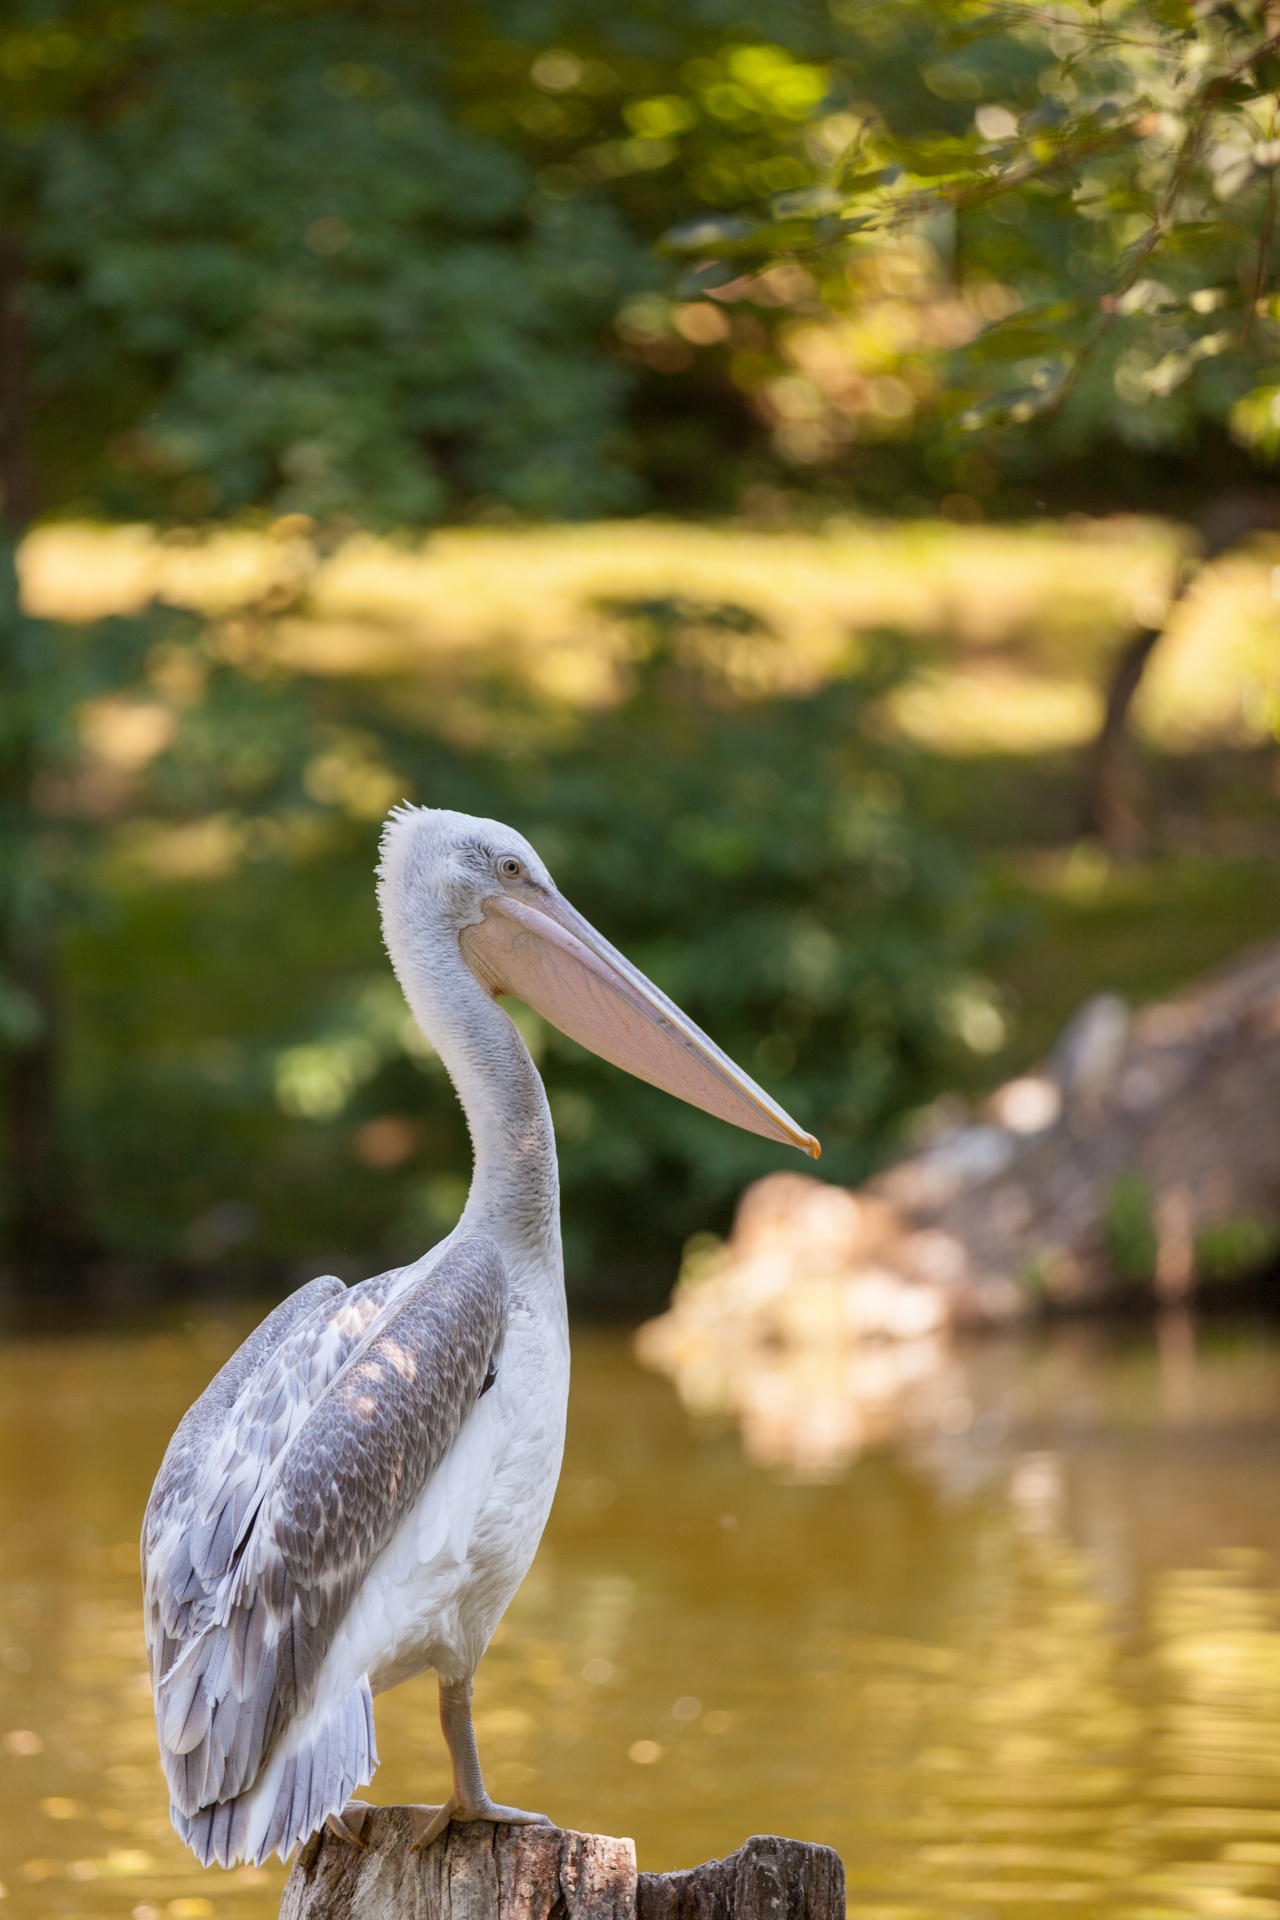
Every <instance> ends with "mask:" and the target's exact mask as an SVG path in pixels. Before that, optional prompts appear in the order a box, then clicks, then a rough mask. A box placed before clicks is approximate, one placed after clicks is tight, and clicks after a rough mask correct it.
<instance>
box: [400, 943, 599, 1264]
mask: <svg viewBox="0 0 1280 1920" xmlns="http://www.w3.org/2000/svg"><path fill="white" fill-rule="evenodd" d="M387 933H388V946H389V948H390V951H391V958H392V962H393V964H394V966H395V969H396V975H397V977H398V979H399V981H400V985H401V987H402V988H403V989H404V994H405V998H406V999H407V1000H408V1002H409V1005H410V1007H411V1008H412V1010H413V1015H414V1018H415V1019H416V1021H417V1022H418V1025H419V1026H420V1027H421V1028H422V1031H423V1033H424V1034H425V1035H426V1037H427V1039H428V1040H429V1041H430V1042H431V1044H432V1046H434V1048H435V1049H436V1052H437V1053H438V1054H439V1056H440V1059H441V1060H442V1061H443V1063H444V1066H445V1069H446V1071H447V1073H448V1075H449V1078H450V1079H451V1080H452V1082H453V1084H454V1088H455V1089H456V1091H457V1095H458V1098H459V1100H460V1101H461V1102H462V1110H463V1112H464V1114H465V1115H466V1119H467V1129H468V1131H469V1133H470V1135H471V1146H472V1152H473V1155H474V1166H473V1170H472V1176H471V1190H470V1192H469V1193H468V1195H467V1204H466V1207H465V1208H464V1210H463V1214H462V1220H461V1222H460V1225H461V1226H462V1228H463V1229H464V1230H465V1229H466V1228H468V1227H470V1228H472V1229H474V1230H475V1231H476V1232H482V1233H488V1234H492V1235H493V1237H494V1238H495V1239H496V1240H497V1241H498V1243H499V1245H501V1246H502V1247H503V1249H504V1251H507V1252H510V1253H511V1254H513V1255H515V1256H516V1257H517V1258H519V1259H520V1264H521V1267H522V1268H524V1269H525V1271H526V1272H527V1273H528V1274H529V1277H530V1278H533V1276H534V1275H535V1274H536V1275H543V1276H545V1277H546V1279H547V1280H548V1281H550V1282H552V1283H554V1285H555V1287H556V1289H557V1292H558V1294H559V1296H560V1298H561V1299H562V1298H563V1276H562V1264H561V1251H560V1177H559V1169H558V1167H557V1165H556V1143H555V1133H554V1130H553V1128H552V1124H551V1111H550V1108H549V1107H548V1106H547V1096H546V1092H545V1090H544V1089H543V1085H542V1081H541V1079H540V1077H539V1074H538V1070H537V1068H536V1067H535V1066H534V1064H533V1061H532V1059H531V1058H530V1056H529V1050H528V1048H527V1047H526V1046H525V1044H524V1041H523V1040H522V1039H521V1038H520V1035H519V1033H518V1032H517V1031H516V1027H515V1024H514V1022H513V1021H512V1020H511V1019H510V1018H509V1016H508V1015H507V1014H506V1013H504V1012H503V1010H502V1008H501V1007H500V1006H499V1005H498V1003H497V1002H496V1001H495V1000H493V999H492V998H491V997H490V995H489V994H488V993H487V992H486V990H485V989H484V988H483V987H482V986H481V985H480V983H479V981H478V980H477V979H476V978H475V975H474V974H473V973H472V972H471V969H470V968H469V967H468V966H467V964H466V961H465V960H464V959H463V957H462V949H461V947H460V945H459V943H458V936H457V932H456V930H455V929H454V928H453V927H451V926H449V925H447V924H445V923H443V922H441V923H437V924H436V925H434V926H432V927H430V928H429V929H428V928H423V927H421V926H419V927H417V928H415V929H414V930H413V932H412V933H408V930H406V934H407V937H397V935H398V934H399V933H400V929H398V928H395V927H392V926H389V927H388V928H387ZM522 1256H523V1257H522ZM526 1260H527V1262H528V1266H527V1267H526Z"/></svg>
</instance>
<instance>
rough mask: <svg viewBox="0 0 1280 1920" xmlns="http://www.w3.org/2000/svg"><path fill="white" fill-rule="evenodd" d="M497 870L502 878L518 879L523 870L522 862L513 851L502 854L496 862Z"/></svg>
mask: <svg viewBox="0 0 1280 1920" xmlns="http://www.w3.org/2000/svg"><path fill="white" fill-rule="evenodd" d="M498 872H499V873H500V874H501V875H502V878H503V879H504V880H518V879H519V878H520V876H521V874H522V873H523V872H524V863H523V862H522V861H520V860H517V859H516V857H515V855H514V854H513V853H508V854H504V856H503V858H502V859H501V860H499V862H498Z"/></svg>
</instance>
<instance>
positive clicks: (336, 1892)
mask: <svg viewBox="0 0 1280 1920" xmlns="http://www.w3.org/2000/svg"><path fill="white" fill-rule="evenodd" d="M361 1840H362V1845H360V1846H358V1847H356V1846H352V1844H351V1843H350V1841H347V1840H342V1839H339V1838H338V1836H337V1835H336V1834H333V1833H331V1832H329V1831H328V1830H327V1829H326V1830H325V1831H324V1832H323V1833H321V1834H319V1835H317V1836H316V1837H315V1838H314V1839H312V1840H310V1841H309V1842H308V1843H307V1845H306V1846H304V1847H302V1848H301V1849H300V1850H299V1853H298V1856H297V1859H296V1860H295V1861H294V1864H293V1870H292V1872H291V1873H290V1875H289V1878H288V1881H287V1882H286V1884H285V1890H284V1899H283V1901H282V1902H281V1906H280V1920H844V1867H843V1866H842V1864H841V1861H840V1856H839V1854H837V1853H835V1852H833V1851H832V1849H831V1848H830V1847H816V1846H810V1845H808V1844H807V1843H806V1842H805V1841H802V1840H779V1839H776V1838H774V1837H773V1836H772V1835H759V1836H757V1837H756V1838H755V1839H752V1840H748V1841H747V1842H746V1843H745V1844H744V1845H743V1846H741V1847H739V1849H738V1851H737V1852H736V1853H731V1854H730V1855H729V1857H728V1858H727V1859H725V1860H708V1861H707V1862H706V1863H705V1864H704V1865H702V1866H700V1867H693V1868H690V1869H689V1870H688V1871H687V1872H684V1873H639V1874H638V1873H637V1872H636V1850H635V1843H634V1842H633V1841H631V1840H614V1839H611V1838H609V1837H608V1836H607V1835H605V1834H601V1833H571V1832H565V1831H563V1830H562V1829H561V1828H559V1827H496V1826H489V1825H485V1824H476V1825H463V1826H458V1825H456V1824H455V1825H453V1826H451V1827H449V1828H448V1829H447V1830H446V1831H445V1832H444V1833H443V1834H442V1835H441V1836H440V1838H439V1839H438V1840H436V1841H435V1842H433V1844H432V1845H431V1846H429V1847H426V1848H424V1849H423V1850H422V1851H421V1852H415V1851H414V1850H413V1841H414V1827H413V1822H412V1818H411V1815H410V1811H409V1809H408V1808H407V1807H374V1808H371V1809H370V1811H369V1813H368V1814H367V1816H366V1818H365V1820H364V1824H363V1828H362V1831H361Z"/></svg>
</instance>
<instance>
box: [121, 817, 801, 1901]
mask: <svg viewBox="0 0 1280 1920" xmlns="http://www.w3.org/2000/svg"><path fill="white" fill-rule="evenodd" d="M379 872H380V888H379V891H380V902H381V908H382V917H383V929H384V934H385V937H386V942H387V946H388V950H389V952H390V955H391V959H392V962H393V965H394V966H395V969H396V973H397V975H398V977H399V980H400V983H401V985H402V987H403V989H404V992H405V995H406V997H407V999H408V1001H409V1004H410V1007H411V1008H412V1010H413V1013H414V1015H415V1017H416V1019H417V1020H418V1022H419V1024H420V1025H421V1027H422V1028H423V1031H424V1032H425V1033H426V1034H427V1035H428V1037H429V1038H430V1040H431V1041H432V1043H433V1045H434V1046H435V1047H436V1049H437V1051H438V1053H439V1055H440V1057H441V1059H442V1061H443V1062H444V1065H445V1066H446V1068H447V1069H448V1071H449V1074H450V1076H451V1078H452V1080H453V1082H454V1085H455V1087H456V1088H457V1091H458V1093H459V1096H460V1098H461V1100H462V1103H463V1106H464V1108H465V1110H466V1114H467V1120H468V1124H469V1127H470V1130H471V1136H472V1143H473V1148H474V1154H475V1166H474V1173H473V1178H472V1184H471V1189H470V1193H469V1196H468V1200H467V1204H466V1207H465V1209H464V1211H463V1214H462V1217H461V1219H460V1220H459V1222H458V1225H457V1226H456V1227H455V1229H454V1230H453V1232H452V1233H451V1234H450V1235H449V1236H448V1238H447V1239H445V1240H443V1241H442V1242H441V1243H440V1245H439V1246H437V1247H434V1248H432V1249H431V1251H430V1252H429V1253H427V1254H425V1255H424V1256H423V1257H422V1258H421V1259H420V1260H418V1261H416V1262H414V1263H413V1265H411V1266H408V1267H404V1268H401V1269H399V1270H397V1271H395V1272H391V1273H387V1274H382V1275H379V1276H378V1277H377V1278H375V1279H373V1280H367V1281H365V1282H364V1283H363V1284H362V1285H360V1286H357V1287H352V1288H350V1289H348V1288H346V1287H344V1286H343V1285H342V1283H341V1282H340V1281H338V1280H336V1279H333V1278H326V1279H321V1280H314V1281H312V1282H311V1283H310V1285H309V1286H306V1287H303V1288H302V1289H301V1290H300V1291H299V1292H298V1293H296V1294H294V1295H293V1296H291V1298H290V1299H288V1300H286V1301H285V1302H284V1303H283V1304H282V1305H281V1306H280V1307H278V1308H277V1309H276V1310H275V1312H274V1313H272V1314H271V1315H269V1316H268V1318H267V1319H266V1320H265V1321H264V1322H263V1324H262V1325H261V1326H260V1327H259V1328H258V1329H257V1331H256V1332H255V1333H254V1334H253V1335H252V1336H251V1337H250V1339H249V1340H248V1341H246V1343H245V1345H244V1346H243V1347H241V1348H240V1350H239V1352H238V1353H236V1354H235V1355H234V1356H233V1357H232V1359H231V1360H230V1361H228V1363H227V1365H226V1366H225V1367H224V1368H223V1370H222V1372H221V1373H220V1374H219V1375H218V1376H217V1378H216V1379H215V1380H214V1381H213V1382H212V1383H211V1385H210V1386H209V1388H208V1389H207V1390H206V1392H205V1393H204V1395H202V1397H201V1399H200V1400H198V1401H197V1402H196V1404H195V1406H194V1407H193V1408H192V1409H191V1411H190V1412H189V1413H188V1414H187V1416H186V1418H185V1419H184V1420H183V1422H182V1424H181V1425H180V1427H179V1428H178V1431H177V1433H176V1434H175V1435H174V1438H173V1441H172V1442H171V1444H170V1447H169V1450H168V1452H167V1453H166V1455H165V1459H164V1462H163V1464H162V1466H161V1469H160V1472H159V1475H158V1476H157V1480H156V1485H155V1488H154V1490H153V1492H152V1496H151V1501H150V1503H149V1505H148V1508H147V1516H146V1521H145V1523H144V1529H143V1571H144V1585H145V1590H146V1601H147V1638H148V1647H149V1651H150V1656H151V1666H152V1679H153V1684H154V1689H155V1696H156V1722H157V1729H158V1732H159V1737H160V1749H161V1757H162V1760H163V1763H164V1766H165V1772H166V1775H167V1777H168V1781H169V1786H170V1792H171V1796H172V1802H173V1807H172V1813H173V1820H174V1825H175V1827H176V1828H177V1830H178V1832H179V1833H180V1834H181V1835H182V1837H183V1839H184V1840H186V1841H187V1843H188V1844H189V1845H190V1846H191V1848H192V1849H193V1851H194V1852H195V1853H196V1854H197V1855H198V1856H199V1857H200V1858H201V1859H202V1860H203V1861H204V1862H205V1863H206V1864H208V1863H209V1862H211V1861H215V1860H216V1861H219V1862H220V1863H222V1864H223V1865H230V1864H231V1863H232V1862H233V1861H236V1860H246V1859H247V1860H251V1861H260V1860H262V1859H264V1858H265V1857H266V1856H267V1855H268V1854H269V1853H271V1852H279V1853H280V1854H281V1855H284V1854H286V1853H287V1852H288V1851H289V1849H290V1848H291V1847H292V1846H293V1845H294V1844H295V1843H296V1842H297V1841H298V1840H300V1839H302V1838H304V1837H305V1836H306V1835H308V1834H310V1833H312V1832H314V1831H315V1830H316V1829H317V1828H318V1827H319V1826H320V1825H321V1824H322V1823H323V1822H324V1821H325V1820H330V1821H332V1822H334V1823H336V1824H337V1825H338V1827H339V1830H340V1831H348V1832H349V1831H350V1828H349V1826H345V1827H344V1825H343V1822H342V1814H343V1809H344V1807H346V1806H347V1803H348V1801H349V1800H350V1799H351V1796H352V1794H353V1792H354V1790H355V1788H356V1787H357V1786H359V1785H361V1784H362V1783H363V1782H364V1781H366V1780H368V1779H369V1778H370V1777H371V1775H372V1772H373V1769H374V1767H375V1765H376V1764H377V1753H376V1746H375V1741H374V1730H373V1709H372V1696H373V1695H374V1694H375V1693H377V1692H379V1691H381V1690H382V1689H383V1688H385V1687H388V1686H393V1685H395V1684H396V1683H397V1682H398V1681H401V1680H405V1679H408V1678H410V1677H411V1676H412V1675H414V1674H416V1673H420V1672H422V1671H423V1670H424V1669H426V1668H428V1667H430V1668H433V1669H434V1670H435V1672H436V1673H437V1674H438V1676H439V1680H440V1697H441V1720H442V1725H443V1727H444V1732H445V1738H446V1740H447V1742H448V1745H449V1749H450V1754H451V1758H452V1761H453V1770H454V1791H453V1793H452V1794H451V1796H450V1798H449V1800H448V1801H447V1802H446V1803H445V1805H444V1806H443V1807H442V1808H440V1809H438V1810H437V1809H431V1810H429V1812H428V1817H427V1818H426V1820H425V1824H424V1829H423V1835H422V1838H423V1843H424V1844H425V1843H426V1842H428V1841H429V1840H430V1839H431V1838H433V1837H434V1835H435V1833H436V1832H438V1831H439V1830H440V1828H441V1827H442V1826H443V1825H444V1824H445V1823H446V1822H447V1821H448V1820H449V1819H450V1818H451V1817H452V1818H459V1819H491V1820H537V1819H541V1818H542V1816H541V1815H536V1814H525V1813H522V1812H521V1811H520V1810H519V1809H517V1808H509V1807H498V1806H495V1805H494V1803H493V1802H492V1801H491V1800H490V1799H489V1797H488V1795H487V1793H486V1792H485V1789H484V1783H483V1779H482V1777H481V1773H480V1766H479V1760H478V1757H477V1755H476V1749H475V1739H474V1734H473V1732H472V1728H471V1716H470V1697H471V1681H472V1677H473V1675H474V1673H475V1670H476V1668H477V1666H478V1665H479V1662H480V1659H481V1657H482V1655H483V1653H484V1650H485V1648H486V1646H487V1645H488V1642H489V1639H490V1636H491V1635H492V1633H493V1630H494V1628H495V1626H496V1625H497V1623H498V1620H499V1619H500V1618H501V1616H502V1613H503V1612H504V1610H505V1608H506V1607H507V1605H508V1603H509V1601H510V1600H511V1597H512V1595H513V1594H514V1593H515V1590H516V1588H517V1587H518V1586H519V1584H520V1582H521V1580H522V1579H523V1577H524V1575H525V1572H526V1571H527V1569H528V1566H529V1563H530V1561H531V1560H532V1558H533V1555H534V1552H535V1551H536V1549H537V1545H538V1541H539V1539H540V1537H541V1534H542V1529H543V1527H544V1525H545V1523H546V1519H547V1515H548V1513H549V1511H550V1507H551V1501H552V1498H553V1496H554V1493H555V1486H556V1481H557V1478H558V1475H559V1470H560V1459H561V1454H562V1450H563V1444H564V1425H565V1408H566V1402H567V1397H568V1386H569V1339H568V1323H567V1316H566V1311H565V1297H564V1280H563V1268H562V1260H561V1251H560V1236H559V1195H558V1176H557V1169H556V1156H555V1140H554V1135H553V1131H552V1125H551V1116H550V1112H549V1110H548V1107H547V1101H546V1096H545V1094H544V1092H543V1088H542V1083H541V1080H540V1079H539V1077H538V1073H537V1070H536V1069H535V1067H534V1065H533V1062H532V1060H531V1059H530V1057H529V1054H528V1051H527V1050H526V1048H525V1046H524V1044H523V1042H522V1041H521V1039H520V1036H519V1034H518V1033H517V1031H516V1028H515V1026H514V1025H513V1023H512V1022H511V1020H510V1019H509V1018H508V1017H507V1015H506V1014H505V1013H504V1012H503V1011H502V1009H501V1008H500V1007H499V1005H498V1004H497V1000H496V998H495V994H496V993H497V992H501V991H504V990H506V991H513V992H518V993H520V994H521V995H522V996H523V997H524V998H526V999H528V1000H530V1001H531V1002H532V1003H533V1004H534V1005H537V1006H540V1007H541V1008H542V1010H543V1011H544V1012H545V1013H546V1014H547V1016H548V1017H549V1018H550V1019H552V1020H553V1021H554V1022H555V1023H556V1024H557V1025H559V1026H561V1027H562V1028H563V1029H564V1030H565V1031H566V1032H569V1033H572V1034H573V1035H574V1037H576V1038H579V1039H583V1040H584V1041H585V1042H586V1044H588V1045H592V1046H594V1047H595V1048H596V1050H597V1051H599V1052H601V1053H603V1054H605V1056H606V1057H608V1058H611V1059H614V1060H615V1061H617V1062H618V1063H619V1064H621V1065H624V1066H627V1067H629V1068H630V1069H631V1070H632V1071H634V1072H638V1073H640V1074H641V1075H642V1077H644V1078H646V1079H650V1080H653V1081H655V1082H656V1083H657V1084H659V1085H666V1086H668V1087H670V1089H671V1090H672V1091H674V1092H678V1093H679V1094H681V1095H682V1096H683V1097H684V1098H686V1099H690V1100H692V1101H694V1102H695V1104H698V1105H704V1106H708V1107H710V1108H711V1109H712V1110H713V1111H718V1112H722V1113H723V1114H724V1116H725V1117H726V1118H730V1119H734V1120H736V1121H737V1122H738V1123H739V1124H742V1125H748V1126H752V1127H754V1128H755V1130H757V1131H761V1132H769V1133H771V1134H772V1136H773V1137H775V1138H781V1139H790V1140H791V1141H793V1143H794V1144H797V1145H809V1146H811V1147H812V1145H813V1144H814V1143H811V1142H810V1141H809V1138H808V1136H807V1135H804V1134H802V1133H801V1132H800V1130H799V1129H798V1128H796V1127H795V1125H794V1123H793V1122H791V1121H790V1120H788V1119H787V1116H786V1115H785V1114H783V1113H782V1111H781V1109H780V1108H777V1107H776V1106H775V1105H774V1103H773V1102H772V1101H771V1100H769V1097H768V1096H767V1095H765V1094H763V1093H762V1092H761V1091H760V1089H758V1088H756V1087H755V1086H754V1085H753V1084H752V1083H751V1082H750V1081H749V1080H747V1079H746V1076H745V1075H742V1074H741V1073H740V1072H739V1071H738V1069H736V1068H734V1067H733V1066H732V1063H731V1062H729V1061H727V1060H726V1059H725V1057H724V1056H723V1055H721V1054H719V1053H718V1050H717V1049H715V1048H714V1047H713V1046H712V1045H711V1043H710V1042H709V1041H707V1040H706V1039H705V1036H703V1035H701V1034H699V1033H698V1031H697V1029H696V1028H694V1027H693V1026H692V1025H691V1023H689V1022H687V1021H686V1020H685V1019H684V1016H683V1015H681V1014H680V1013H679V1011H678V1009H676V1008H674V1007H672V1006H671V1003H670V1002H668V1001H666V1000H665V999H664V998H663V996H662V995H660V994H659V993H658V991H657V989H656V988H653V987H652V986H651V985H650V983H649V982H647V981H646V980H645V979H644V977H643V975H640V974H638V973H636V971H635V969H633V968H631V967H630V966H629V965H628V963H627V962H626V961H624V960H623V959H622V957H621V955H618V954H615V953H614V951H613V949H612V948H610V947H608V946H607V943H605V942H604V941H602V940H601V939H600V937H599V936H598V935H597V934H595V932H594V930H593V929H592V928H590V927H589V926H588V924H587V923H586V922H585V921H583V920H581V918H580V916H578V915H576V914H575V913H574V912H573V910H572V908H570V907H569V906H568V904H567V903H566V902H565V901H564V900H563V898H562V897H561V896H560V895H559V894H558V893H557V892H556V890H555V887H554V883H553V882H552V881H551V878H550V875H549V874H548V873H547V872H546V869H545V868H544V867H543V866H542V864H541V862H540V861H539V860H538V857H537V855H536V854H535V853H534V851H533V849H532V848H531V847H530V846H529V845H528V844H527V842H525V841H523V840H522V839H521V838H520V836H519V835H517V834H514V833H513V832H512V831H511V830H510V829H509V828H506V827H503V826H501V825H499V824H498V823H497V822H494V821H482V820H473V819H470V818H468V817H467V816H465V815H460V814H450V813H443V812H436V811H433V810H428V809H402V810H400V811H398V812H397V813H396V814H395V815H393V817H392V820H391V821H390V822H389V824H388V829H387V833H386V835H385V837H384V842H383V858H382V864H381V867H380V870H379ZM744 1116H745V1117H744Z"/></svg>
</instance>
